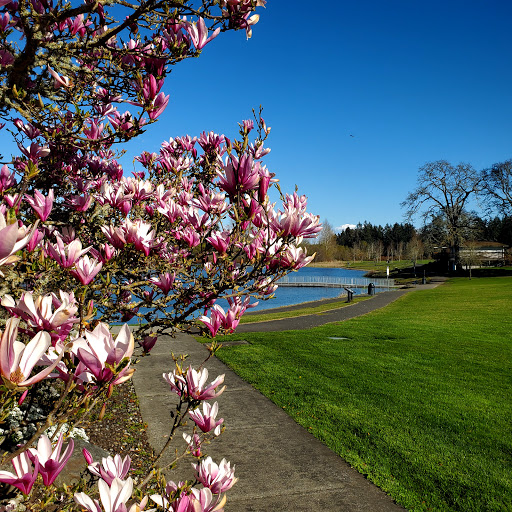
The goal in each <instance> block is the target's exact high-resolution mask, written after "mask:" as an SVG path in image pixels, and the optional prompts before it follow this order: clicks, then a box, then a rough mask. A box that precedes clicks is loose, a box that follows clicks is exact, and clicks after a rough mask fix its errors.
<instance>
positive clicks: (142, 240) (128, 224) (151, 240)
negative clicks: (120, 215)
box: [124, 219, 158, 256]
mask: <svg viewBox="0 0 512 512" xmlns="http://www.w3.org/2000/svg"><path fill="white" fill-rule="evenodd" d="M151 228H152V226H151V224H149V223H147V222H144V221H142V220H141V219H139V220H137V221H135V222H132V221H131V220H130V219H125V222H124V229H125V233H126V234H125V238H126V241H127V242H128V243H132V244H133V245H134V246H135V248H136V249H138V250H139V251H142V252H143V253H144V254H145V255H146V256H149V253H150V252H151V249H153V248H154V247H156V246H157V245H158V243H157V241H156V240H155V236H156V234H155V231H154V230H153V229H151Z"/></svg>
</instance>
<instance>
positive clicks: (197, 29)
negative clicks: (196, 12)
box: [186, 18, 220, 50]
mask: <svg viewBox="0 0 512 512" xmlns="http://www.w3.org/2000/svg"><path fill="white" fill-rule="evenodd" d="M186 31H187V32H188V33H189V35H190V38H191V39H192V43H194V46H195V47H196V50H201V49H202V48H204V47H205V46H206V45H207V44H208V43H209V42H210V41H211V40H212V39H214V38H215V37H217V36H218V35H219V33H220V28H217V29H215V31H214V32H213V34H212V35H211V36H210V37H208V29H207V28H206V24H205V22H204V20H203V18H199V19H198V20H197V23H187V25H186Z"/></svg>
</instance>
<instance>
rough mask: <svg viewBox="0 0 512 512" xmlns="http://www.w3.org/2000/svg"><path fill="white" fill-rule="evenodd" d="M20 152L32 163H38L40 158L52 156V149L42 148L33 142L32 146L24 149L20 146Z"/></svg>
mask: <svg viewBox="0 0 512 512" xmlns="http://www.w3.org/2000/svg"><path fill="white" fill-rule="evenodd" d="M18 147H19V148H20V151H21V152H22V153H23V154H24V155H25V156H26V157H27V158H28V159H29V160H30V161H32V162H34V163H35V162H37V161H38V160H39V159H40V158H44V157H45V156H48V155H49V154H50V149H49V148H47V147H42V146H40V145H39V144H38V143H37V142H32V144H30V146H28V147H26V148H25V147H23V146H22V145H21V144H18Z"/></svg>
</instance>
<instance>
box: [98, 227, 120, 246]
mask: <svg viewBox="0 0 512 512" xmlns="http://www.w3.org/2000/svg"><path fill="white" fill-rule="evenodd" d="M101 231H102V232H103V234H104V235H105V236H106V237H107V239H108V241H109V242H110V243H111V244H112V245H113V246H114V247H115V248H116V249H122V248H123V247H124V246H125V245H126V239H125V232H124V230H123V229H122V228H114V227H112V226H108V227H107V226H101Z"/></svg>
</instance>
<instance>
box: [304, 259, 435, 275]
mask: <svg viewBox="0 0 512 512" xmlns="http://www.w3.org/2000/svg"><path fill="white" fill-rule="evenodd" d="M431 261H432V260H418V261H417V262H416V265H425V264H427V263H430V262H431ZM308 267H315V268H350V269H352V270H367V271H373V272H386V267H389V270H391V271H392V270H394V269H395V268H398V269H403V268H409V267H412V262H411V260H407V259H403V260H400V261H398V260H393V261H391V262H390V263H387V262H386V261H379V262H377V263H376V262H375V261H374V260H371V261H368V260H364V261H341V260H339V261H318V262H316V261H313V263H310V264H309V265H308Z"/></svg>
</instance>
